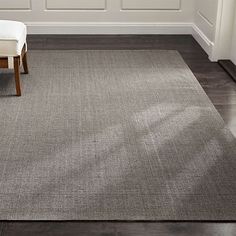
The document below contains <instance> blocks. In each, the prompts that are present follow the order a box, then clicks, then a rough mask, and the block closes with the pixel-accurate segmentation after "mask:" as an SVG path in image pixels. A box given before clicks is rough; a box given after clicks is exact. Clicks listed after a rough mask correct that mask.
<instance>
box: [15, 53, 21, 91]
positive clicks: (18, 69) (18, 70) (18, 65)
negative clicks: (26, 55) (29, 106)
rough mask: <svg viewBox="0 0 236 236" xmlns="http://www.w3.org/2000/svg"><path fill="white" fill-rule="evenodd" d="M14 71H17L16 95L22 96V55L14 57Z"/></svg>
mask: <svg viewBox="0 0 236 236" xmlns="http://www.w3.org/2000/svg"><path fill="white" fill-rule="evenodd" d="M14 71H15V82H16V95H17V96H21V87H20V57H19V56H18V57H14Z"/></svg>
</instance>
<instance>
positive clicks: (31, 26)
mask: <svg viewBox="0 0 236 236" xmlns="http://www.w3.org/2000/svg"><path fill="white" fill-rule="evenodd" d="M26 25H27V27H28V33H29V34H173V35H176V34H182V35H188V34H189V35H193V37H194V38H195V40H196V41H197V42H198V43H199V44H200V45H201V46H202V48H203V49H204V50H205V51H206V53H207V54H208V55H209V58H210V59H211V60H214V58H212V50H213V47H214V43H213V42H211V41H210V40H209V39H208V38H207V36H206V35H205V34H204V33H203V32H202V31H201V30H200V29H199V28H198V27H197V26H196V25H195V24H194V23H181V22H180V23H155V22H153V23H152V22H151V23H150V22H149V23H143V22H137V23H122V22H117V23H114V22H111V23H108V22H99V23H96V22H83V23H78V22H26Z"/></svg>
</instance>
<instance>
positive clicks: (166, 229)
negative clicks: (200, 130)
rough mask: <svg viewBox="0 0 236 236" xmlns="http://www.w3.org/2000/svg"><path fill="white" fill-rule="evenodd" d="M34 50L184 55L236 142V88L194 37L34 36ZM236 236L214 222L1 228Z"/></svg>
mask: <svg viewBox="0 0 236 236" xmlns="http://www.w3.org/2000/svg"><path fill="white" fill-rule="evenodd" d="M28 48H29V50H31V49H34V50H57V49H62V50H68V49H70V50H71V49H73V50H74V49H76V50H77V49H79V50H82V49H94V50H97V49H104V50H109V49H113V50H118V49H161V50H178V51H179V52H180V54H181V55H182V57H183V58H184V60H185V62H186V63H187V64H188V66H189V67H190V69H191V70H192V72H193V73H194V74H195V76H196V78H197V79H198V81H199V82H200V84H201V85H202V87H203V88H204V90H205V92H206V93H207V95H208V96H209V98H210V99H211V101H212V102H213V104H214V105H215V107H216V109H217V110H218V111H219V113H220V114H221V116H222V117H223V119H224V120H225V123H226V125H227V126H228V127H229V128H230V130H231V131H232V132H233V134H234V135H235V136H236V83H235V82H234V81H233V80H232V79H231V77H230V76H229V75H228V74H227V73H226V72H225V71H224V70H223V69H222V68H221V66H220V65H219V64H218V63H212V62H210V61H209V60H208V56H207V55H206V53H205V52H204V51H203V50H202V49H201V47H200V46H199V45H198V44H197V43H196V41H195V40H194V39H193V37H192V36H163V35H162V36H160V35H159V36H157V35H145V36H135V35H123V36H117V35H109V36H103V35H99V36H97V35H96V36H86V35H84V36H76V35H74V36H68V35H60V36H59V35H40V36H38V35H37V36H36V35H31V36H29V37H28ZM13 235H14V236H15V235H17V236H21V235H22V236H23V235H24V236H34V235H43V236H48V235H50V236H54V235H55V236H61V235H67V236H74V235H83V236H88V235H89V236H139V235H140V236H141V235H142V236H154V235H155V236H187V235H188V236H189V235H192V236H236V219H235V223H233V222H231V223H223V222H218V223H210V222H201V223H200V222H191V223H186V222H174V223H173V222H172V223H170V222H169V223H168V222H156V223H154V222H153V223H150V222H149V223H144V222H139V223H138V222H0V236H13Z"/></svg>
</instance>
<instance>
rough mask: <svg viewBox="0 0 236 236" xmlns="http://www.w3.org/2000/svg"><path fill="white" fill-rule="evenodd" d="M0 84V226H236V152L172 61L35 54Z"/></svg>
mask: <svg viewBox="0 0 236 236" xmlns="http://www.w3.org/2000/svg"><path fill="white" fill-rule="evenodd" d="M29 65H30V75H28V76H24V75H23V76H22V83H23V96H22V97H20V98H17V97H12V96H8V95H9V94H14V92H15V87H14V86H15V85H14V80H13V76H12V74H11V73H9V72H8V71H5V72H3V71H1V73H0V109H1V112H0V130H1V132H0V219H1V220H236V141H235V139H234V138H233V135H232V134H231V133H230V131H229V130H228V129H227V128H226V127H225V125H224V122H223V120H222V119H221V117H220V115H219V114H218V113H217V111H216V110H215V108H214V107H213V105H212V103H211V102H210V100H209V99H208V98H207V96H206V94H205V93H204V91H203V89H202V88H201V87H200V85H199V83H198V82H197V80H196V78H195V77H194V76H193V74H192V73H191V71H190V70H189V68H188V67H187V65H186V64H185V63H184V61H183V59H182V58H181V56H180V55H179V54H178V52H176V51H31V52H29Z"/></svg>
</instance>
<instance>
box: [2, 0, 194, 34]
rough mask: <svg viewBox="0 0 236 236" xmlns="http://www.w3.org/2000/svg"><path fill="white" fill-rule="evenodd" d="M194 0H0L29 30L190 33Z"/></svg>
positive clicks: (8, 13) (6, 14) (11, 16)
mask: <svg viewBox="0 0 236 236" xmlns="http://www.w3.org/2000/svg"><path fill="white" fill-rule="evenodd" d="M194 1H195V0H0V19H12V20H20V21H23V22H26V23H27V24H28V25H29V32H30V33H191V25H190V24H191V23H192V22H193V20H194V14H193V12H194Z"/></svg>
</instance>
